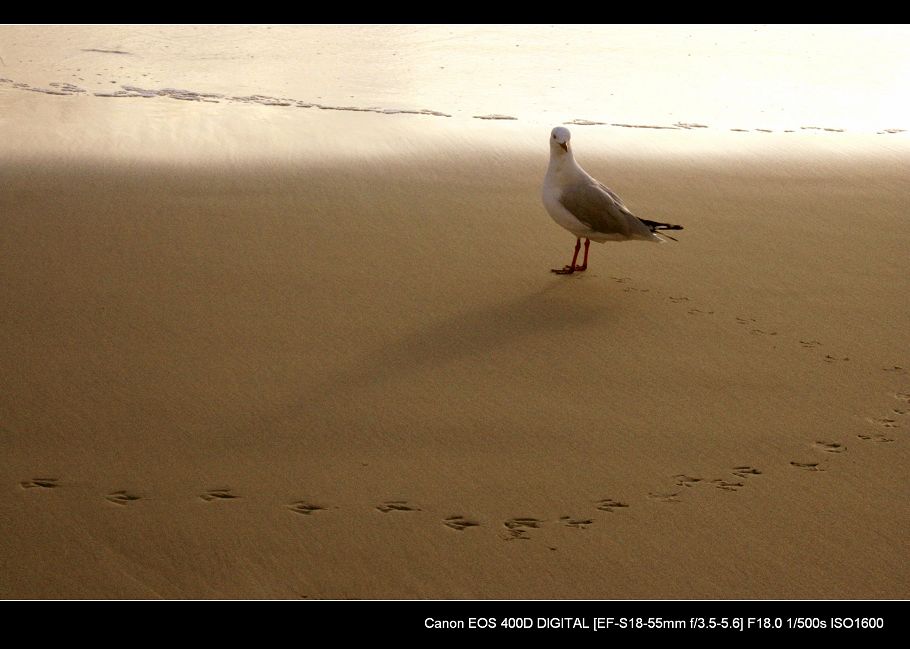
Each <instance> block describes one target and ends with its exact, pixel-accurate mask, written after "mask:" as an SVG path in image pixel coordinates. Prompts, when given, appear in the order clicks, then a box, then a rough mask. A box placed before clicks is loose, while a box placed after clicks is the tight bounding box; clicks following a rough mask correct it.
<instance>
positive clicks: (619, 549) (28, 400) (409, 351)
mask: <svg viewBox="0 0 910 649" xmlns="http://www.w3.org/2000/svg"><path fill="white" fill-rule="evenodd" d="M7 29H10V28H7ZM0 33H2V32H0ZM110 47H113V45H112V46H110ZM0 53H3V54H4V58H5V60H6V62H7V64H10V62H11V59H12V58H13V57H12V56H11V55H10V53H9V51H8V50H7V51H6V52H0ZM14 72H15V71H14ZM4 74H7V75H8V76H10V78H11V79H12V80H11V81H10V82H7V83H5V84H0V106H2V107H3V108H4V110H3V112H2V116H0V129H2V131H3V135H4V138H3V140H2V142H0V160H2V162H0V231H2V233H3V234H2V237H0V295H2V298H0V303H2V305H3V307H2V309H0V332H2V335H0V374H2V377H3V379H2V383H0V385H2V389H0V457H2V458H3V459H2V460H0V527H2V529H3V534H2V536H0V597H2V598H5V599H20V598H38V599H48V598H66V599H70V598H74V599H79V598H99V599H116V598H169V599H184V598H251V599H257V598H286V599H297V598H309V599H353V598H366V599H400V598H406V599H411V598H416V599H423V598H438V599H454V598H478V599H494V598H496V599H514V598H533V599H562V598H586V599H588V598H590V599H639V598H645V599H652V598H653V599H677V598H683V599H690V598H706V599H766V598H770V599H843V598H860V599H866V598H896V599H905V598H907V597H908V596H910V591H908V584H910V561H908V559H910V556H908V546H907V541H906V539H907V536H908V533H910V483H908V478H907V472H906V466H907V465H908V461H910V438H908V437H907V431H908V430H910V309H908V303H907V295H908V294H910V256H908V255H907V250H908V249H910V228H908V227H907V226H908V215H910V176H908V174H907V170H908V168H910V144H908V138H907V134H906V133H877V132H868V133H867V132H861V133H858V132H850V131H847V132H833V131H828V132H826V131H822V130H819V129H802V130H800V129H799V128H798V127H797V128H796V129H793V130H794V132H784V129H777V130H775V131H774V132H773V133H764V132H760V131H756V130H754V129H752V130H750V132H747V133H744V132H735V131H731V130H730V129H728V128H723V129H720V128H713V127H710V128H692V129H687V128H681V127H678V128H674V129H653V128H651V129H649V128H630V127H624V126H614V125H610V124H603V125H570V126H569V127H570V128H571V129H572V133H573V145H574V146H575V152H576V156H577V158H578V159H579V161H580V162H581V163H582V164H583V165H584V166H585V168H586V169H587V170H588V171H590V172H591V173H592V174H594V175H595V176H597V177H598V178H600V179H602V180H604V182H606V183H607V184H609V185H610V186H611V187H612V188H613V189H614V190H616V191H617V192H619V193H620V194H621V195H622V196H623V198H624V199H625V201H626V204H627V205H628V206H629V207H630V208H631V209H632V210H633V211H634V212H636V213H637V214H639V215H641V216H642V217H646V218H657V219H663V220H667V221H672V222H673V223H681V224H683V225H684V226H685V230H684V231H682V232H680V233H678V235H676V236H677V238H678V239H679V241H678V242H669V243H666V244H661V245H654V244H649V243H639V242H629V243H607V244H604V245H596V244H595V245H592V248H591V262H590V267H589V269H588V270H587V271H586V272H585V273H582V274H576V275H573V276H569V277H560V276H555V275H553V274H551V273H550V272H549V269H550V268H554V267H558V266H561V265H562V264H565V263H567V262H568V261H569V258H570V256H571V251H572V245H573V244H574V239H573V238H572V237H571V235H569V234H568V233H567V232H565V231H564V230H562V229H561V228H559V227H558V226H557V225H556V224H555V223H553V221H552V220H551V219H550V217H549V216H548V215H547V214H546V212H545V211H544V208H543V206H542V205H541V201H540V186H541V182H542V179H543V174H544V171H545V169H546V164H547V137H548V134H549V129H550V128H551V127H552V126H554V125H557V124H558V123H561V122H558V121H553V120H552V119H549V118H545V119H540V120H537V121H535V120H531V119H525V120H520V119H519V120H511V121H510V120H496V119H492V120H481V119H475V118H474V116H473V115H467V116H464V117H462V116H459V115H457V114H456V115H454V116H453V117H450V118H444V117H438V116H433V115H429V114H408V113H403V114H381V113H378V112H368V111H352V110H325V109H323V110H319V109H317V108H306V109H303V108H296V107H294V106H287V107H282V106H269V105H263V103H262V102H258V103H257V102H246V104H249V105H239V104H238V103H237V102H235V103H233V104H232V103H230V102H227V101H222V102H221V103H219V104H214V103H213V104H207V103H204V102H202V101H182V102H181V101H174V99H173V98H171V97H167V96H156V97H151V98H131V97H126V98H119V97H117V98H107V97H97V96H87V95H86V96H81V95H78V94H73V95H72V96H50V95H47V94H44V93H41V92H28V91H27V90H28V89H27V88H22V87H20V88H16V87H14V82H16V81H17V79H13V76H14V75H13V73H10V72H5V73H4ZM23 74H24V73H23ZM0 76H2V75H0ZM22 78H23V79H24V78H25V77H24V76H23V77H22ZM29 83H30V84H31V86H30V87H38V82H37V81H29ZM42 87H43V86H42ZM48 87H49V86H48ZM128 102H132V103H128ZM127 105H128V106H129V109H128V110H127V109H126V108H122V107H124V106H127ZM428 108H434V109H435V108H437V107H435V106H430V107H428ZM278 111H284V112H281V113H279V112H278ZM668 123H671V122H668ZM49 124H50V125H52V126H51V127H48V125H49ZM787 130H790V129H787ZM62 134H65V136H63V135H62ZM674 234H675V233H674Z"/></svg>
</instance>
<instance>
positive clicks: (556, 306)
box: [319, 278, 614, 391]
mask: <svg viewBox="0 0 910 649" xmlns="http://www.w3.org/2000/svg"><path fill="white" fill-rule="evenodd" d="M604 298H605V296H604V295H603V292H602V291H591V290H590V284H588V283H587V282H583V281H577V280H575V279H574V278H573V279H571V280H570V279H563V278H559V279H557V278H552V279H551V280H550V281H548V282H547V283H546V285H544V286H543V287H541V288H539V289H538V290H536V291H533V292H531V293H527V294H523V295H517V296H515V297H512V298H511V299H509V300H507V301H504V302H498V303H495V304H485V305H483V306H480V307H474V308H465V309H462V310H459V311H458V312H457V313H455V314H454V315H450V316H449V317H447V318H444V319H442V320H440V321H438V322H435V323H433V324H430V325H427V326H425V327H423V328H421V329H419V330H417V331H414V332H412V333H409V334H406V335H404V336H402V337H401V338H399V339H397V340H395V341H393V342H391V343H390V344H387V345H383V346H382V347H381V348H378V349H376V350H374V351H373V352H372V353H370V354H368V356H367V357H366V358H363V357H361V358H360V359H359V362H357V363H356V365H355V366H354V367H349V368H346V369H340V370H339V371H338V372H337V373H336V374H335V375H334V376H332V377H330V378H328V379H327V381H326V382H325V383H324V384H323V385H322V386H320V388H319V389H320V391H323V390H327V391H331V390H336V389H340V388H342V387H343V388H344V389H345V390H350V389H351V388H369V387H370V386H374V385H376V384H377V383H380V382H383V383H385V382H389V381H394V380H402V379H406V377H407V376H408V375H409V374H412V373H415V372H418V371H422V370H425V369H426V368H428V367H439V368H443V367H446V366H448V365H450V364H451V363H453V362H458V361H461V360H466V359H470V358H481V357H483V356H484V355H489V354H491V353H495V352H496V351H498V350H506V349H509V348H514V347H520V346H522V345H526V344H528V341H529V340H530V339H533V338H535V337H536V336H539V335H541V334H543V335H547V336H551V335H552V336H555V335H557V334H560V333H563V332H566V331H569V330H572V329H581V328H586V327H590V326H591V325H592V324H594V323H598V322H601V323H605V324H606V323H609V322H610V321H611V317H610V316H611V315H612V314H613V313H614V311H611V306H614V305H611V304H610V302H609V301H608V300H605V299H604Z"/></svg>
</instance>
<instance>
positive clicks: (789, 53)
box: [0, 25, 910, 134]
mask: <svg viewBox="0 0 910 649" xmlns="http://www.w3.org/2000/svg"><path fill="white" fill-rule="evenodd" d="M908 42H910V27H906V26H827V25H818V26H686V25H668V26H505V25H494V26H476V25H468V26H456V25H436V26H419V25H403V26H287V25H283V26H274V27H269V26H238V25H226V26H167V25H165V26H107V25H103V26H3V27H0V57H2V58H3V65H2V67H0V78H2V79H5V81H0V89H5V90H17V91H39V92H45V93H51V94H54V95H59V94H69V95H74V96H84V97H85V98H86V99H89V98H92V99H93V100H95V101H100V100H107V101H109V102H110V101H116V102H123V103H124V104H125V105H118V107H117V109H116V110H125V109H128V104H129V103H130V102H136V101H166V102H175V101H182V102H193V103H204V102H211V103H222V104H225V103H227V104H250V103H254V104H263V105H266V106H273V107H276V108H285V109H289V108H307V109H315V110H318V109H320V108H321V109H323V110H328V109H344V110H374V111H378V112H392V113H395V112H400V111H408V112H411V111H416V112H423V113H424V114H426V115H427V116H431V117H436V118H438V119H446V118H448V119H455V120H469V119H487V120H503V121H511V120H513V119H514V120H519V121H525V122H528V121H533V122H539V123H545V124H556V123H563V122H572V121H575V122H578V123H583V124H590V123H591V122H595V123H597V122H602V123H603V124H605V125H625V126H627V127H643V126H644V127H647V126H651V127H655V126H660V127H664V128H674V127H675V128H686V127H689V128H699V127H710V128H722V129H724V130H729V129H743V130H746V131H755V130H757V129H765V130H770V131H784V130H793V131H799V130H815V129H831V131H829V132H839V131H841V130H846V131H855V132H869V133H878V132H882V133H883V134H884V132H885V131H887V130H896V129H902V128H905V127H907V123H906V121H905V120H906V114H907V108H908V106H910V90H908V87H910V84H908V83H907V81H908V79H910V46H908V45H907V43H908ZM17 86H18V87H17ZM4 94H7V93H6V92H3V93H2V94H0V108H2V109H4V110H8V108H9V100H8V99H5V98H4V97H3V95H4ZM237 107H238V108H240V107H241V106H237ZM757 132H761V131H757Z"/></svg>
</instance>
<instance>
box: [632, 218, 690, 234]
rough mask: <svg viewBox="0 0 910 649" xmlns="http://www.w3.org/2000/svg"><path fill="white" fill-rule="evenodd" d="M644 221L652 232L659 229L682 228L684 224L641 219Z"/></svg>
mask: <svg viewBox="0 0 910 649" xmlns="http://www.w3.org/2000/svg"><path fill="white" fill-rule="evenodd" d="M640 220H641V222H642V223H644V224H645V225H647V226H648V227H649V228H651V232H655V231H657V230H682V229H683V226H681V225H673V224H672V223H661V222H660V221H648V220H647V219H640Z"/></svg>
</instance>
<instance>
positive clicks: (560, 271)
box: [550, 239, 587, 275]
mask: <svg viewBox="0 0 910 649" xmlns="http://www.w3.org/2000/svg"><path fill="white" fill-rule="evenodd" d="M579 250H581V239H575V254H574V255H572V264H571V265H569V266H563V267H562V268H551V269H550V272H553V273H556V274H557V275H571V274H572V273H574V272H575V262H576V261H578V251H579ZM585 252H586V253H587V251H585ZM586 256H587V254H586ZM582 270H584V269H582Z"/></svg>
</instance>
